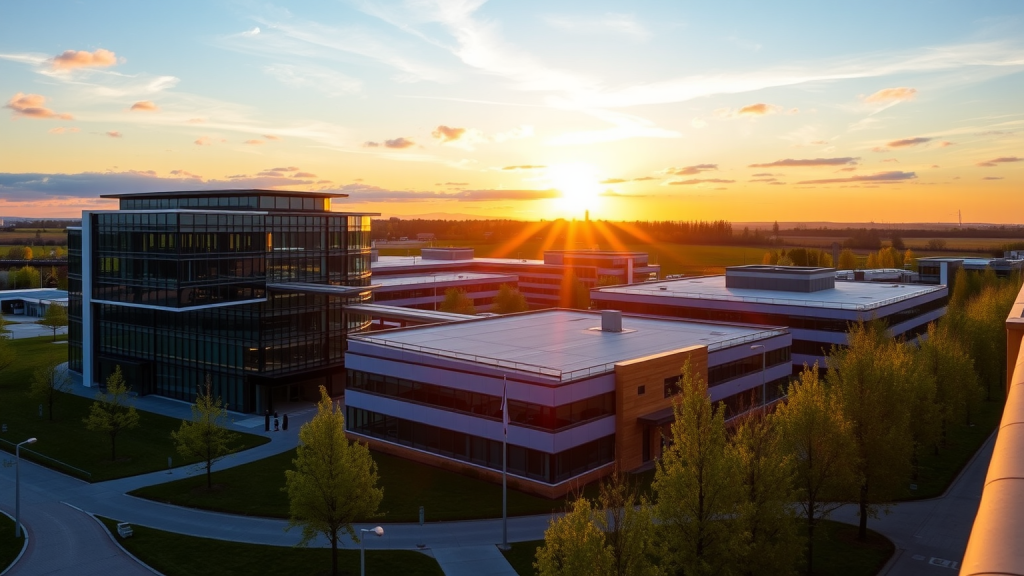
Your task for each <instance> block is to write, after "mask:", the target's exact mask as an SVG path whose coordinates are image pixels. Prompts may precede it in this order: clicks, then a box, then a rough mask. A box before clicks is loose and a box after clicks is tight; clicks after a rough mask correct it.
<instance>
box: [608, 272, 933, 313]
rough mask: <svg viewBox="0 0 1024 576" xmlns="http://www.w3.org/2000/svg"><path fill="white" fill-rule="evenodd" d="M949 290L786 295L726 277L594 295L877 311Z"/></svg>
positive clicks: (898, 287) (869, 286)
mask: <svg viewBox="0 0 1024 576" xmlns="http://www.w3.org/2000/svg"><path fill="white" fill-rule="evenodd" d="M945 289H946V287H945V286H932V285H922V284H897V283H893V284H890V283H888V282H840V283H836V286H835V288H828V289H825V290H818V291H817V292H786V291H781V290H759V289H754V288H727V287H726V286H725V276H698V277H694V278H681V279H676V280H663V281H660V282H644V283H642V284H632V285H629V286H610V287H607V288H597V289H595V290H594V291H596V292H603V293H612V294H635V295H638V296H655V297H660V298H678V299H688V300H722V301H728V302H750V303H756V304H774V305H780V306H808V307H813V308H837V309H841V310H873V309H875V308H881V307H882V306H887V305H889V304H893V303H895V302H899V301H902V300H907V299H910V298H914V297H917V296H923V295H926V294H930V293H933V292H939V291H942V290H945Z"/></svg>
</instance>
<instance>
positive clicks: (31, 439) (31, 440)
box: [22, 438, 36, 444]
mask: <svg viewBox="0 0 1024 576" xmlns="http://www.w3.org/2000/svg"><path fill="white" fill-rule="evenodd" d="M35 443H36V439H35V438H29V439H28V440H25V441H24V442H22V444H35Z"/></svg>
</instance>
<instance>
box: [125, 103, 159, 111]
mask: <svg viewBox="0 0 1024 576" xmlns="http://www.w3.org/2000/svg"><path fill="white" fill-rule="evenodd" d="M130 110H131V111H133V112H134V111H136V110H137V111H139V112H159V111H160V107H159V106H157V105H156V104H154V103H153V102H152V101H150V100H139V101H138V102H136V103H135V104H132V107H131V108H130Z"/></svg>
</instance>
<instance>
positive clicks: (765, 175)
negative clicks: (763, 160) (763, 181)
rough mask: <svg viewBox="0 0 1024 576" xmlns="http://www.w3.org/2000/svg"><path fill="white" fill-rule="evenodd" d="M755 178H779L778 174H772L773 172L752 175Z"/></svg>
mask: <svg viewBox="0 0 1024 576" xmlns="http://www.w3.org/2000/svg"><path fill="white" fill-rule="evenodd" d="M751 176H753V177H754V178H770V177H772V176H778V174H772V173H771V172H758V173H757V174H751Z"/></svg>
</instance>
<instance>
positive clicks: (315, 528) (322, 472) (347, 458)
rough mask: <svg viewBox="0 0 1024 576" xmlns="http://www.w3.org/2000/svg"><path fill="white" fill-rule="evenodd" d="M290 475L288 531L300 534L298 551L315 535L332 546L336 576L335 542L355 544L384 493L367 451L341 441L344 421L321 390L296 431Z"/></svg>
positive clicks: (336, 556) (286, 489)
mask: <svg viewBox="0 0 1024 576" xmlns="http://www.w3.org/2000/svg"><path fill="white" fill-rule="evenodd" d="M292 464H293V465H294V466H295V469H294V470H286V471H285V491H286V492H287V493H288V508H289V510H288V511H289V515H290V518H289V522H288V527H289V529H291V528H293V527H301V528H302V540H301V542H300V545H303V546H305V545H307V544H309V543H310V542H311V541H312V540H313V539H314V538H316V536H317V535H318V534H323V535H324V536H326V537H327V539H328V540H330V542H331V573H332V574H337V573H338V538H339V536H340V535H341V533H342V532H343V531H344V532H345V533H347V534H348V535H349V536H351V537H352V538H353V539H354V540H356V541H357V542H358V541H359V534H357V533H356V531H355V529H353V528H352V523H353V522H355V521H356V520H360V519H366V518H370V517H372V516H373V515H374V514H376V513H377V507H378V506H380V501H381V498H383V497H384V490H383V489H382V488H380V487H379V486H377V464H376V463H375V462H374V461H373V458H372V457H371V456H370V450H369V448H367V447H366V446H365V445H363V444H360V443H358V442H349V440H348V438H347V437H346V436H345V416H344V414H343V413H342V409H341V407H340V406H338V405H336V404H335V403H334V402H333V401H331V397H330V396H328V395H327V389H326V388H324V387H323V386H321V387H320V402H319V403H318V404H317V413H316V416H314V417H313V419H312V420H310V421H309V422H307V423H306V424H303V425H302V428H301V429H300V430H299V446H298V448H297V454H296V457H295V460H292Z"/></svg>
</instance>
